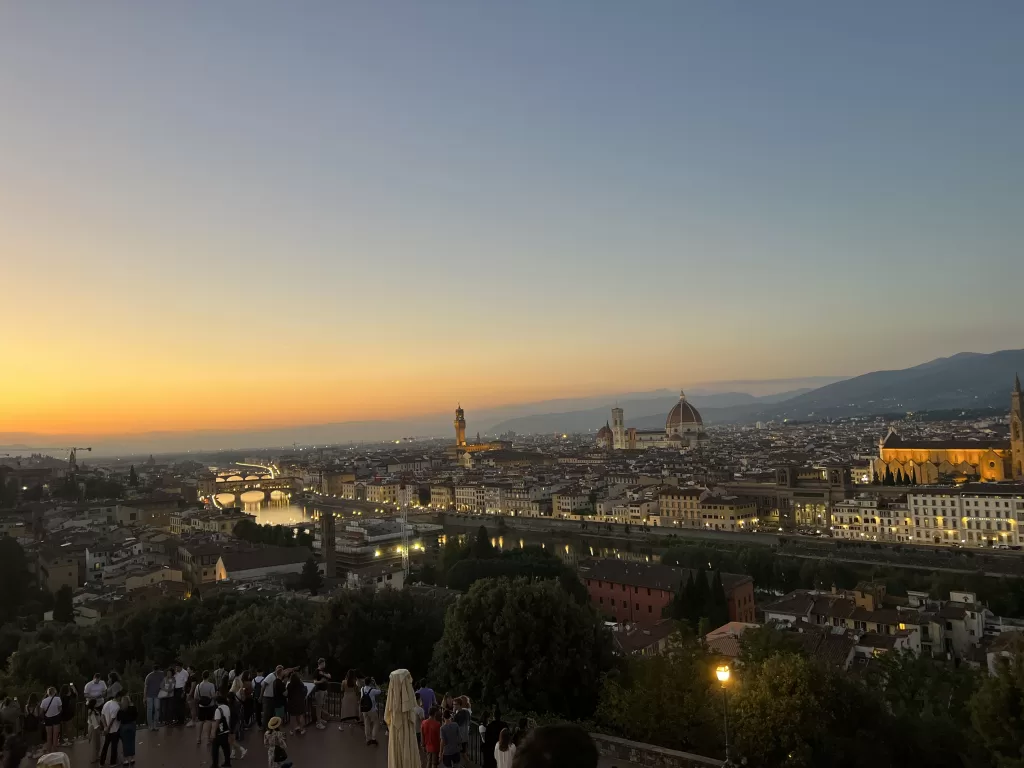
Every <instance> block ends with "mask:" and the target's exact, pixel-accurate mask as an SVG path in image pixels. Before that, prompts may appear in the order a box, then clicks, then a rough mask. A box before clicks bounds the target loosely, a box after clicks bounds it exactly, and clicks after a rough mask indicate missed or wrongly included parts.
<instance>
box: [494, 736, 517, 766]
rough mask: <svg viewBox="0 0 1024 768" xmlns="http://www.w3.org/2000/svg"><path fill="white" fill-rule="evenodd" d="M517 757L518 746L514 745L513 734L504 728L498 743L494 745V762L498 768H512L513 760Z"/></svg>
mask: <svg viewBox="0 0 1024 768" xmlns="http://www.w3.org/2000/svg"><path fill="white" fill-rule="evenodd" d="M515 756H516V745H515V744H513V743H512V733H511V732H510V731H509V729H508V728H502V729H501V735H500V736H498V743H497V744H495V745H494V760H495V762H496V763H497V764H498V768H512V759H513V758H514V757H515Z"/></svg>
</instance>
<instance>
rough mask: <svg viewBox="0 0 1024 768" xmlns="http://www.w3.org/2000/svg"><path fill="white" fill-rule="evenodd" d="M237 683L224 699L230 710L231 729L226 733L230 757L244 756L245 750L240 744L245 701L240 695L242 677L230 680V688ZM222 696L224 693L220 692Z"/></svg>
mask: <svg viewBox="0 0 1024 768" xmlns="http://www.w3.org/2000/svg"><path fill="white" fill-rule="evenodd" d="M236 682H237V683H238V690H237V692H235V693H231V692H228V693H227V694H226V700H227V703H228V709H229V710H230V711H231V720H230V723H231V730H230V732H229V733H228V744H229V745H230V746H231V759H232V760H234V759H235V758H236V757H237V758H239V759H241V758H243V757H245V754H246V752H248V751H249V750H247V749H246V748H245V747H243V746H242V745H241V743H240V742H241V740H242V736H243V735H244V734H245V702H244V701H243V700H242V696H244V695H245V687H244V686H243V685H242V677H241V676H239V677H236V678H235V679H234V680H233V681H232V682H231V686H232V688H234V687H235V683H236ZM221 695H222V696H224V695H225V694H223V693H222V694H221Z"/></svg>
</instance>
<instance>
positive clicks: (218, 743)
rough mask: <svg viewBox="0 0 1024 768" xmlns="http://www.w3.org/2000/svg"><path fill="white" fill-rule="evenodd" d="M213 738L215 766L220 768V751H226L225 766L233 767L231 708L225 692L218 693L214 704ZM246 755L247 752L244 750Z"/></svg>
mask: <svg viewBox="0 0 1024 768" xmlns="http://www.w3.org/2000/svg"><path fill="white" fill-rule="evenodd" d="M210 722H211V723H213V739H212V740H211V745H212V746H211V752H212V753H213V768H218V766H219V763H218V761H217V759H218V757H219V756H220V753H221V752H223V753H224V768H231V740H230V739H229V738H228V737H229V736H230V734H231V708H230V707H228V700H227V697H226V696H225V695H224V694H223V693H219V694H217V698H216V699H215V704H214V712H213V718H212V720H210ZM242 754H243V755H244V754H245V752H244V751H243V752H242Z"/></svg>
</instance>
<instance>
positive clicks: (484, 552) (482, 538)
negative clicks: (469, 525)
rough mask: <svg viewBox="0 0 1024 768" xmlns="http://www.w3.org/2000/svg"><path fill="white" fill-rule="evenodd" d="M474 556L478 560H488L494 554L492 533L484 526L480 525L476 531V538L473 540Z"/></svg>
mask: <svg viewBox="0 0 1024 768" xmlns="http://www.w3.org/2000/svg"><path fill="white" fill-rule="evenodd" d="M472 556H473V557H475V558H476V559H477V560H486V559H487V558H489V557H493V556H494V546H493V545H492V544H491V535H490V534H489V533H488V532H487V529H486V528H485V527H484V526H482V525H481V526H480V528H479V529H477V532H476V539H475V540H474V541H473V550H472Z"/></svg>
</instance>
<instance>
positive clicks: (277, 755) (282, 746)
mask: <svg viewBox="0 0 1024 768" xmlns="http://www.w3.org/2000/svg"><path fill="white" fill-rule="evenodd" d="M263 746H265V747H266V748H267V765H268V766H269V768H292V761H291V760H289V759H288V740H287V738H286V737H285V735H284V731H282V730H281V718H280V717H277V716H274V717H272V718H270V720H269V721H268V722H267V732H266V733H264V734H263Z"/></svg>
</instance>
